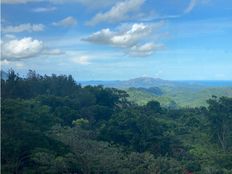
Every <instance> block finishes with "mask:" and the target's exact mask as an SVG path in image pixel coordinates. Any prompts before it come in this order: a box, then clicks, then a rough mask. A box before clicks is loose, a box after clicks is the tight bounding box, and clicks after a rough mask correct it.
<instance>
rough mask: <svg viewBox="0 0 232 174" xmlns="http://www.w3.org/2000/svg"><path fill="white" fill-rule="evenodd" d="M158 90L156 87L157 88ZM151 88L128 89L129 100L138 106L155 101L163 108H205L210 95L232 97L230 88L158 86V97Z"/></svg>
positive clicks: (231, 88)
mask: <svg viewBox="0 0 232 174" xmlns="http://www.w3.org/2000/svg"><path fill="white" fill-rule="evenodd" d="M157 88H158V87H157ZM151 89H153V88H147V89H146V88H128V89H125V90H126V92H127V93H128V94H129V96H130V97H129V100H130V101H132V102H135V103H136V104H138V105H145V104H147V103H148V102H149V101H152V100H157V101H159V102H160V103H161V105H162V106H164V107H174V106H176V107H200V106H207V102H206V101H207V100H208V99H210V98H211V96H212V95H215V96H217V97H222V96H227V97H232V87H210V88H209V87H208V88H206V87H199V86H193V87H192V88H190V87H189V86H183V87H180V86H175V87H173V86H160V87H159V90H160V91H162V93H161V94H160V95H157V92H154V91H153V90H151Z"/></svg>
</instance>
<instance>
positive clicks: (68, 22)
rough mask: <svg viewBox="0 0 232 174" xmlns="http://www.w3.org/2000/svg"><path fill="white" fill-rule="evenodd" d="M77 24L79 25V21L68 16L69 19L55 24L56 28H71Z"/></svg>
mask: <svg viewBox="0 0 232 174" xmlns="http://www.w3.org/2000/svg"><path fill="white" fill-rule="evenodd" d="M76 24H77V21H76V19H75V18H74V17H72V16H68V17H66V18H64V19H62V20H60V21H58V22H53V25H54V26H60V27H70V26H73V25H76Z"/></svg>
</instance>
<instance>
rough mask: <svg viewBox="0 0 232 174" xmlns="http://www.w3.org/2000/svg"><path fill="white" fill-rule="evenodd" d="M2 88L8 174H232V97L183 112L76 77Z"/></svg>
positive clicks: (31, 77) (20, 81)
mask: <svg viewBox="0 0 232 174" xmlns="http://www.w3.org/2000/svg"><path fill="white" fill-rule="evenodd" d="M1 82H2V83H1V87H2V90H1V92H2V105H1V117H2V118H1V122H2V125H1V126H2V127H1V129H2V132H1V138H2V141H1V155H2V160H1V170H2V173H28V174H29V173H51V174H52V173H54V174H55V173H81V174H82V173H83V174H90V173H92V174H104V173H106V174H107V173H115V174H116V173H117V174H129V173H132V174H182V173H183V174H186V173H196V174H212V173H215V174H216V173H220V174H229V173H232V148H231V147H232V128H231V125H232V99H231V98H228V97H221V98H216V97H213V98H211V99H210V100H208V107H199V108H179V109H177V108H176V107H175V106H174V104H173V107H165V108H164V107H162V104H160V103H159V102H157V101H150V102H148V103H147V104H145V105H143V106H139V105H136V104H134V103H131V102H129V101H128V94H127V93H126V92H125V91H122V90H118V89H113V88H104V87H102V86H96V87H92V86H86V87H81V86H80V85H79V84H77V83H76V82H75V81H74V80H73V78H72V77H71V76H64V75H61V76H57V75H52V76H46V75H45V76H41V75H38V74H36V73H35V72H34V71H29V73H28V76H27V78H21V77H19V76H18V75H17V74H15V72H14V71H13V70H11V71H10V73H9V78H8V79H7V80H2V81H1ZM151 90H155V91H156V92H158V93H157V94H159V95H163V94H161V92H165V91H163V90H162V91H160V90H159V89H157V88H152V89H151Z"/></svg>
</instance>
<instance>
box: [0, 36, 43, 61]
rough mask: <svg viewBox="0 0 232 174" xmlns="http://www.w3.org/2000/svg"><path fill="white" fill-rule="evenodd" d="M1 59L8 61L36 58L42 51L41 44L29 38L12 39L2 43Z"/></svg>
mask: <svg viewBox="0 0 232 174" xmlns="http://www.w3.org/2000/svg"><path fill="white" fill-rule="evenodd" d="M1 48H2V50H1V51H2V52H1V55H2V58H3V59H8V60H15V59H16V60H17V59H18V60H20V59H25V58H30V57H34V56H37V55H38V54H39V53H40V52H41V51H42V49H43V42H42V41H39V40H33V39H32V38H31V37H25V38H23V39H20V40H18V39H14V40H9V41H5V42H2V44H1Z"/></svg>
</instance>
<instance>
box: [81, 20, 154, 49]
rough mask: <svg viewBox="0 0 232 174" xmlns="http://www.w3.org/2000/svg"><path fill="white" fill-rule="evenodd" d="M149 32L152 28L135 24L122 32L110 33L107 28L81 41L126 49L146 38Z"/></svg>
mask: <svg viewBox="0 0 232 174" xmlns="http://www.w3.org/2000/svg"><path fill="white" fill-rule="evenodd" d="M151 31H152V27H151V26H150V25H145V24H143V23H135V24H133V25H132V26H131V27H130V28H129V29H127V30H123V31H120V30H119V31H111V30H110V29H109V28H106V29H102V30H100V31H98V32H96V33H93V34H92V35H90V36H89V37H87V38H84V39H82V40H83V41H87V42H92V43H96V44H108V45H113V46H120V47H128V46H131V45H133V44H135V43H137V42H138V41H139V40H140V39H142V38H144V37H146V36H148V35H149V34H150V33H151Z"/></svg>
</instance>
